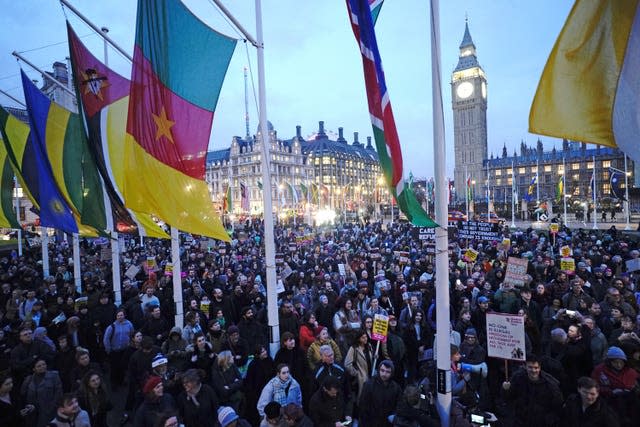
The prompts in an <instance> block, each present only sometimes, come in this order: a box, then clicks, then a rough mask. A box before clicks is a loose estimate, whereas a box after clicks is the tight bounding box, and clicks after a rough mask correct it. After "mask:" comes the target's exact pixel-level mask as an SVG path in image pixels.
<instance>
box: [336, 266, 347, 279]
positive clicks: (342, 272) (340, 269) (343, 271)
mask: <svg viewBox="0 0 640 427" xmlns="http://www.w3.org/2000/svg"><path fill="white" fill-rule="evenodd" d="M338 271H339V272H340V276H342V277H345V276H346V275H347V271H346V270H345V268H344V264H338Z"/></svg>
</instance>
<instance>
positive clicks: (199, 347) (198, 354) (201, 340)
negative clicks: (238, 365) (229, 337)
mask: <svg viewBox="0 0 640 427" xmlns="http://www.w3.org/2000/svg"><path fill="white" fill-rule="evenodd" d="M186 352H187V361H188V363H189V366H190V367H191V368H194V369H202V371H204V372H205V374H206V377H205V380H206V381H208V380H209V379H210V378H211V367H212V366H213V363H214V361H215V358H216V356H217V355H216V354H215V353H214V352H213V349H212V348H211V344H209V343H208V342H207V340H206V338H205V337H204V335H203V334H202V332H198V333H197V334H196V335H195V337H194V339H193V344H191V345H189V346H188V347H187V349H186Z"/></svg>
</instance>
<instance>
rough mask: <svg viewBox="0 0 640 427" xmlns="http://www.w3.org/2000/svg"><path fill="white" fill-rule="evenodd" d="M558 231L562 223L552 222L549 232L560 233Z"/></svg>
mask: <svg viewBox="0 0 640 427" xmlns="http://www.w3.org/2000/svg"><path fill="white" fill-rule="evenodd" d="M558 231H560V224H558V223H555V222H552V223H551V224H549V233H551V234H558Z"/></svg>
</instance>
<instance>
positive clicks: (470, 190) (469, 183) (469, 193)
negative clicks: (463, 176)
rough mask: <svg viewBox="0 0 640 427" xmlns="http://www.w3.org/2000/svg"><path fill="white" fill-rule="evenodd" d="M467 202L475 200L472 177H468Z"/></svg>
mask: <svg viewBox="0 0 640 427" xmlns="http://www.w3.org/2000/svg"><path fill="white" fill-rule="evenodd" d="M467 200H468V201H471V200H473V190H472V188H471V175H467Z"/></svg>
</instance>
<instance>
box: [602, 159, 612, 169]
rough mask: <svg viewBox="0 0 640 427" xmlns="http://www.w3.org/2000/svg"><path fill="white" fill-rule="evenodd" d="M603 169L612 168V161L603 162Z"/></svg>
mask: <svg viewBox="0 0 640 427" xmlns="http://www.w3.org/2000/svg"><path fill="white" fill-rule="evenodd" d="M602 167H603V168H610V167H611V160H603V161H602Z"/></svg>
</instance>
